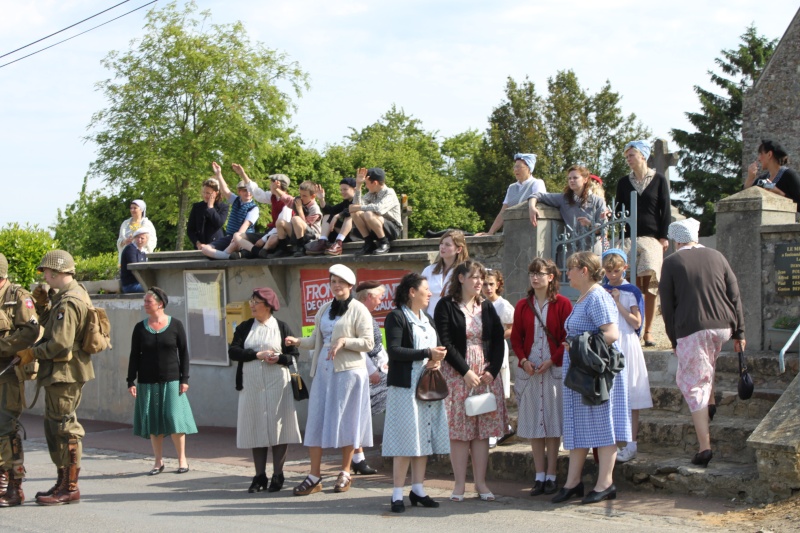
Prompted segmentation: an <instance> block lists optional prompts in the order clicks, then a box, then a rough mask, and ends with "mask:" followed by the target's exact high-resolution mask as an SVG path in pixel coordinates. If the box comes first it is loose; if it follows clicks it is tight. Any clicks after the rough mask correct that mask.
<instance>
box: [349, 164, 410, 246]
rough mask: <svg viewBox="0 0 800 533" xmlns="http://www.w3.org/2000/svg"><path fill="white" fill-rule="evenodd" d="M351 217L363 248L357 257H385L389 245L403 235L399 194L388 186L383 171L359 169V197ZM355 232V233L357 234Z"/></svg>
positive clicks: (357, 178) (357, 182)
mask: <svg viewBox="0 0 800 533" xmlns="http://www.w3.org/2000/svg"><path fill="white" fill-rule="evenodd" d="M364 184H366V186H367V191H368V192H367V194H365V195H364V196H363V197H362V196H361V186H362V185H364ZM350 215H351V216H352V217H353V224H355V226H356V230H357V231H358V233H359V235H360V236H361V237H363V238H364V247H363V248H362V249H361V251H360V252H356V254H357V255H370V254H378V255H379V254H385V253H388V252H389V249H390V246H389V241H393V240H395V239H397V238H398V237H399V236H400V235H401V234H402V232H403V223H402V222H401V218H400V201H399V200H398V199H397V194H395V192H394V190H393V189H392V188H390V187H387V186H386V173H385V172H384V171H383V169H382V168H377V167H376V168H371V169H369V170H367V169H366V168H359V169H358V173H357V174H356V194H355V197H354V198H353V204H352V205H351V206H350ZM356 230H354V232H355V231H356Z"/></svg>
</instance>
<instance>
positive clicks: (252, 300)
mask: <svg viewBox="0 0 800 533" xmlns="http://www.w3.org/2000/svg"><path fill="white" fill-rule="evenodd" d="M248 302H250V305H258V304H264V305H267V302H263V301H261V300H256V299H255V298H250V299H249V300H248Z"/></svg>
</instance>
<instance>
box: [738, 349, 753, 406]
mask: <svg viewBox="0 0 800 533" xmlns="http://www.w3.org/2000/svg"><path fill="white" fill-rule="evenodd" d="M754 389H755V385H754V384H753V378H752V376H750V372H749V371H748V370H747V361H745V359H744V352H739V398H741V399H742V400H749V399H750V397H751V396H753V390H754Z"/></svg>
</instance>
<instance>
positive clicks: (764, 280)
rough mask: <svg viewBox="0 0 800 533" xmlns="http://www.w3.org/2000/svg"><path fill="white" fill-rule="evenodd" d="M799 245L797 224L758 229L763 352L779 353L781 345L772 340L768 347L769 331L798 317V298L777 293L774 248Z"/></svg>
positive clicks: (799, 231) (799, 312)
mask: <svg viewBox="0 0 800 533" xmlns="http://www.w3.org/2000/svg"><path fill="white" fill-rule="evenodd" d="M776 244H800V224H784V225H777V226H764V227H763V228H761V288H762V290H761V292H762V304H763V309H764V314H763V321H764V331H765V343H764V348H771V349H773V350H776V351H777V350H780V349H781V348H782V347H783V346H782V344H783V343H782V342H777V339H774V340H773V342H772V343H771V344H772V346H771V347H770V339H771V336H770V335H769V332H768V328H769V327H771V326H772V324H773V322H775V320H777V319H778V318H780V317H782V316H788V317H800V296H782V295H779V294H778V293H777V291H776V283H777V279H776V274H775V245H776Z"/></svg>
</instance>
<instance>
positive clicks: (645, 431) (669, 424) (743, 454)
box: [638, 409, 760, 463]
mask: <svg viewBox="0 0 800 533" xmlns="http://www.w3.org/2000/svg"><path fill="white" fill-rule="evenodd" d="M759 422H760V419H757V418H744V417H740V416H725V415H721V414H719V413H717V415H716V416H715V417H714V421H713V422H711V426H710V430H711V448H712V450H714V456H715V457H717V458H719V459H721V460H724V461H729V462H733V463H754V462H755V452H754V451H753V450H752V449H750V448H748V447H747V437H749V436H750V434H751V433H752V432H753V430H754V429H755V428H756V426H757V425H758V423H759ZM638 443H639V449H640V450H642V451H643V452H663V453H671V454H674V455H675V456H677V457H685V456H689V455H691V454H693V453H694V452H695V451H697V434H696V433H695V430H694V424H692V419H691V416H689V415H688V414H681V413H676V412H672V411H665V410H660V409H646V410H642V411H640V412H639V437H638Z"/></svg>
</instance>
